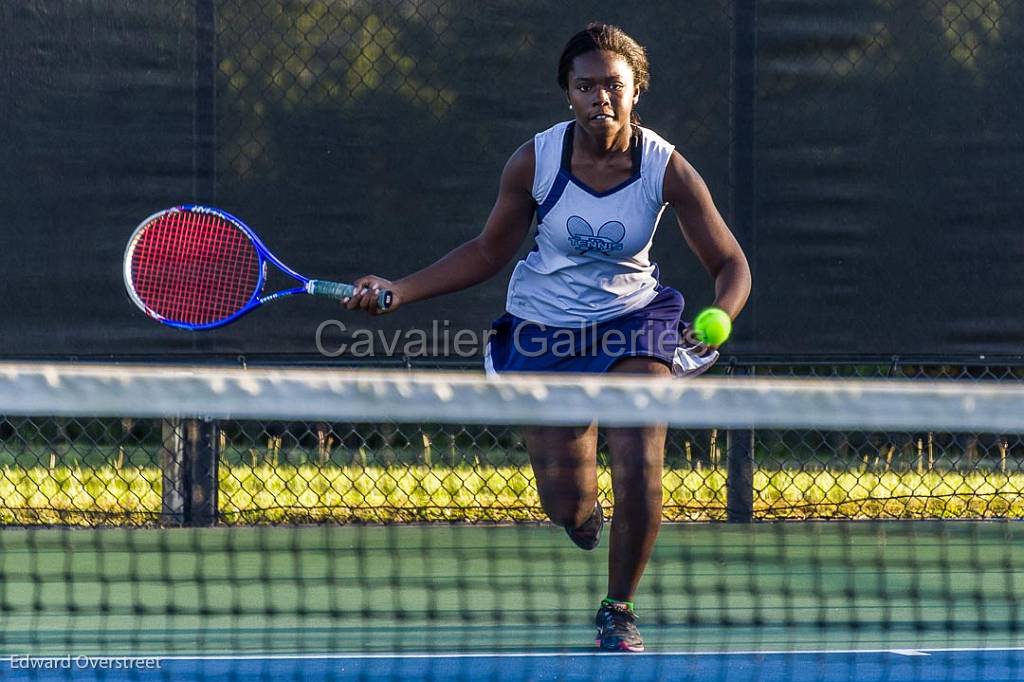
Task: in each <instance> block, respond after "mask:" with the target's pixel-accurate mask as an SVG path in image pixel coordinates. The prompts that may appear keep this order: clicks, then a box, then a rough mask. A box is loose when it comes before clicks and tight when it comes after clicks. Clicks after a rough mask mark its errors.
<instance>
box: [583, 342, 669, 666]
mask: <svg viewBox="0 0 1024 682" xmlns="http://www.w3.org/2000/svg"><path fill="white" fill-rule="evenodd" d="M612 371H613V372H617V373H632V374H646V375H652V376H666V377H667V376H671V370H670V369H669V368H668V367H667V366H666V365H665V364H664V363H662V362H660V361H658V360H655V359H652V358H626V359H624V360H621V361H619V362H618V363H616V365H615V366H614V367H613V368H612ZM665 433H666V427H665V425H664V424H651V425H645V426H642V427H630V428H626V427H620V428H609V429H608V430H607V437H608V448H609V450H610V451H611V460H612V491H613V493H614V496H615V517H614V520H613V522H612V529H611V548H610V551H609V555H608V597H607V599H606V600H605V601H604V602H603V603H602V608H601V611H599V612H598V630H599V632H598V640H599V644H600V645H601V647H602V648H604V649H611V650H617V651H643V640H641V639H640V635H639V633H638V632H637V631H636V626H635V625H634V621H635V616H634V615H633V604H632V602H633V594H634V592H635V591H636V587H637V584H638V583H639V582H640V577H641V576H642V575H643V572H644V568H645V567H646V566H647V560H648V559H649V558H650V556H651V552H652V550H653V549H654V541H655V539H656V538H657V537H658V530H659V529H660V527H661V507H662V480H661V477H662V468H663V464H664V457H665Z"/></svg>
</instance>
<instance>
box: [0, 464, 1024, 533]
mask: <svg viewBox="0 0 1024 682" xmlns="http://www.w3.org/2000/svg"><path fill="white" fill-rule="evenodd" d="M162 485H163V481H162V475H161V471H160V469H159V468H157V467H156V466H121V467H118V466H111V465H107V466H94V467H82V466H74V467H69V466H55V467H53V468H50V467H47V466H32V467H27V468H23V467H4V468H2V469H0V523H4V524H37V523H46V524H70V525H95V524H97V523H116V524H127V525H143V524H147V523H156V522H159V520H160V512H161V488H162ZM219 485H220V509H221V516H222V519H223V520H224V521H225V522H226V523H255V522H271V523H319V522H328V521H331V522H352V521H367V522H392V521H452V520H469V521H533V520H543V519H544V514H543V511H542V510H541V507H540V500H539V499H538V497H537V493H536V486H535V483H534V479H533V474H532V472H531V470H530V468H529V467H528V466H525V465H523V466H492V465H488V464H483V463H481V464H475V465H472V466H470V465H468V464H466V465H459V466H454V467H452V466H446V465H437V464H435V465H432V466H426V465H417V464H395V465H392V466H372V465H368V466H362V465H358V464H355V465H353V464H348V465H338V464H333V463H328V464H325V465H312V464H281V463H279V464H277V465H272V464H263V463H257V464H256V465H251V464H239V463H233V464H231V463H222V464H221V468H220V481H219ZM599 485H600V488H601V490H602V491H603V497H604V498H605V499H606V500H607V501H609V502H610V499H609V498H610V493H609V491H610V489H611V477H610V473H609V471H608V469H607V468H602V469H601V470H600V473H599ZM754 486H755V514H756V515H757V517H758V518H761V519H807V518H873V519H877V518H884V519H887V518H904V519H911V518H1005V517H1010V518H1024V495H1021V492H1022V491H1024V473H1016V472H1015V473H999V472H993V471H983V472H971V473H965V472H957V471H948V470H944V471H941V472H940V471H925V472H918V471H916V470H910V471H872V470H868V469H864V468H862V469H834V468H823V469H821V470H815V471H810V470H798V469H781V468H780V469H758V470H756V473H755V477H754ZM664 499H665V512H664V517H665V519H666V520H670V521H683V520H698V521H702V520H721V519H724V518H725V508H726V485H725V470H724V469H723V468H720V467H698V468H682V469H681V468H670V469H667V470H666V472H665V476H664Z"/></svg>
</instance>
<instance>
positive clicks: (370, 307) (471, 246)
mask: <svg viewBox="0 0 1024 682" xmlns="http://www.w3.org/2000/svg"><path fill="white" fill-rule="evenodd" d="M534 164H535V161H534V151H533V141H532V140H531V141H530V142H527V143H526V144H524V145H523V146H521V147H520V148H519V149H517V150H516V152H515V153H514V154H513V155H512V156H511V158H509V160H508V163H506V164H505V169H504V170H503V171H502V173H501V183H500V186H499V189H498V198H497V200H496V201H495V202H494V208H492V209H491V214H490V216H488V218H487V222H486V223H485V224H484V228H483V231H481V232H480V234H479V235H477V236H476V237H474V238H473V239H470V240H469V241H468V242H465V243H464V244H462V245H461V246H458V247H457V248H455V249H453V250H452V251H450V252H449V253H448V254H447V255H445V256H444V257H442V258H441V259H439V260H438V261H436V262H435V263H433V264H431V265H428V266H427V267H425V268H423V269H422V270H419V271H418V272H414V273H413V274H411V275H409V276H407V277H403V278H402V279H399V280H396V281H394V282H391V281H388V280H386V279H383V278H381V277H376V276H373V275H367V276H365V277H360V278H359V279H357V280H356V281H355V285H356V288H357V289H360V290H362V289H366V290H367V291H366V293H363V294H362V295H359V296H353V297H352V299H351V300H349V301H348V302H347V303H346V304H345V307H347V308H349V309H350V310H351V309H356V308H362V309H363V310H367V311H370V312H374V313H376V312H380V311H378V310H377V307H376V296H375V294H373V290H374V289H389V290H390V291H391V293H392V303H391V307H390V308H389V309H388V310H387V312H391V311H393V310H395V309H397V308H398V307H399V306H401V305H403V304H406V303H413V302H415V301H422V300H424V299H428V298H432V297H434V296H441V295H442V294H450V293H452V292H455V291H460V290H462V289H467V288H469V287H471V286H473V285H475V284H479V283H481V282H483V281H485V280H488V279H490V278H491V277H493V276H494V275H496V274H497V273H498V272H499V271H501V269H502V268H504V267H505V266H506V265H507V264H508V262H509V261H510V260H512V258H513V256H515V255H516V252H517V251H518V250H519V246H520V245H521V244H522V243H523V240H524V239H525V238H526V235H527V233H529V231H530V225H531V223H532V221H533V213H534V210H535V209H536V203H535V202H534V199H533V191H532V190H533V172H534Z"/></svg>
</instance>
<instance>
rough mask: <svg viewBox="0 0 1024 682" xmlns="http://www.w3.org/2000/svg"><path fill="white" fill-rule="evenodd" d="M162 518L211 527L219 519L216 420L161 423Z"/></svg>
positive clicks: (169, 523) (184, 420)
mask: <svg viewBox="0 0 1024 682" xmlns="http://www.w3.org/2000/svg"><path fill="white" fill-rule="evenodd" d="M163 428H164V439H163V440H164V447H163V457H162V458H161V460H162V461H161V465H162V469H163V493H162V501H161V518H162V520H163V523H164V524H167V525H175V526H212V525H215V524H216V523H217V521H218V520H219V514H218V508H217V499H218V485H217V474H218V463H219V452H218V450H219V447H218V445H219V444H218V439H219V437H220V435H219V434H220V429H219V426H218V424H217V422H215V421H211V420H205V419H168V420H165V421H164V427H163Z"/></svg>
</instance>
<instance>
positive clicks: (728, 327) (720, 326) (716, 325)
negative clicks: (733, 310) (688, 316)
mask: <svg viewBox="0 0 1024 682" xmlns="http://www.w3.org/2000/svg"><path fill="white" fill-rule="evenodd" d="M693 333H694V336H696V337H697V340H698V341H700V342H701V343H706V344H708V345H709V346H721V345H722V344H723V343H725V341H726V339H728V338H729V334H731V333H732V319H731V318H730V317H729V314H728V313H726V312H725V311H724V310H722V309H720V308H705V309H704V310H702V311H701V312H700V314H699V315H697V317H696V318H694V320H693Z"/></svg>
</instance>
